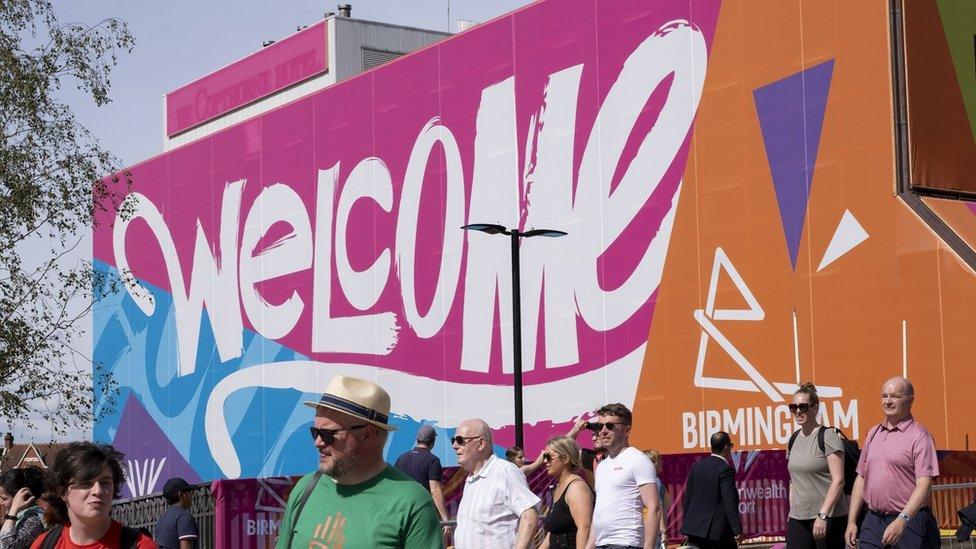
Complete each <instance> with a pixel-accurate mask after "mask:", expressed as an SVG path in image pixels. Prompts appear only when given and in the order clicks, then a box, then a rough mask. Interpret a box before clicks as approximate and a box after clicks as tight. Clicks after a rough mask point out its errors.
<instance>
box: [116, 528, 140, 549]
mask: <svg viewBox="0 0 976 549" xmlns="http://www.w3.org/2000/svg"><path fill="white" fill-rule="evenodd" d="M138 544H139V530H136V529H135V528H129V527H128V526H122V533H121V534H120V535H119V547H121V548H122V549H136V546H137V545H138Z"/></svg>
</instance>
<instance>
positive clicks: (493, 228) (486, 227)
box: [461, 223, 567, 449]
mask: <svg viewBox="0 0 976 549" xmlns="http://www.w3.org/2000/svg"><path fill="white" fill-rule="evenodd" d="M461 228H462V229H464V230H466V231H479V232H482V233H487V234H503V235H506V236H509V237H511V241H512V332H513V334H512V335H513V337H512V343H513V345H512V346H513V347H514V349H515V383H514V385H515V387H514V389H515V445H516V446H518V447H519V448H523V449H524V448H525V445H524V444H523V440H524V439H523V436H522V435H523V429H522V290H521V284H520V280H519V276H520V275H519V267H520V266H519V239H521V238H532V237H534V236H545V237H549V238H555V237H559V236H566V234H567V233H566V232H564V231H557V230H554V229H532V230H531V231H525V232H522V231H520V230H518V229H509V228H507V227H505V226H503V225H497V224H493V223H472V224H470V225H464V226H463V227H461Z"/></svg>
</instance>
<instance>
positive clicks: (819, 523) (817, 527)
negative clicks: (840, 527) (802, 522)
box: [813, 517, 827, 540]
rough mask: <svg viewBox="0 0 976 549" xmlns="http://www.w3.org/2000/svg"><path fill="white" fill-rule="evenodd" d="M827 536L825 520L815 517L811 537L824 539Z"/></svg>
mask: <svg viewBox="0 0 976 549" xmlns="http://www.w3.org/2000/svg"><path fill="white" fill-rule="evenodd" d="M825 537H827V521H826V520H824V519H822V518H820V517H817V518H816V520H814V521H813V539H817V540H819V539H824V538H825Z"/></svg>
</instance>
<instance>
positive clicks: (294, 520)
mask: <svg viewBox="0 0 976 549" xmlns="http://www.w3.org/2000/svg"><path fill="white" fill-rule="evenodd" d="M321 477H322V471H315V474H314V475H312V480H310V481H308V484H307V485H305V491H304V492H302V497H301V498H299V499H298V504H297V505H295V512H294V513H293V514H292V517H291V523H290V524H289V525H288V529H287V530H285V531H283V532H282V531H281V530H279V532H281V534H280V535H281V536H284V539H285V544H284V545H281V544H280V543H279V544H277V545H276V546H280V547H287V548H290V547H291V537H292V536H293V535H294V532H295V525H296V524H298V519H299V517H301V516H302V509H304V508H305V502H307V501H308V498H309V496H311V495H312V490H314V489H315V485H316V484H318V483H319V478H321ZM278 541H279V542H280V541H281V539H279V540H278Z"/></svg>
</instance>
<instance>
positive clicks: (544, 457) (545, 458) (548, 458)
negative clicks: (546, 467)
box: [542, 452, 559, 463]
mask: <svg viewBox="0 0 976 549" xmlns="http://www.w3.org/2000/svg"><path fill="white" fill-rule="evenodd" d="M557 457H559V456H554V455H552V454H550V453H549V452H546V453H545V454H542V461H545V462H546V463H549V462H551V461H552V460H554V459H556V458H557Z"/></svg>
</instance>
